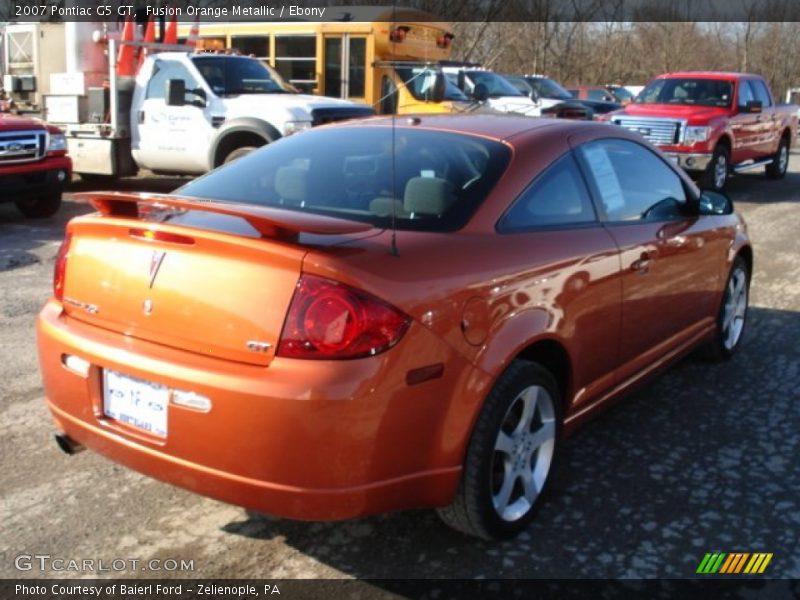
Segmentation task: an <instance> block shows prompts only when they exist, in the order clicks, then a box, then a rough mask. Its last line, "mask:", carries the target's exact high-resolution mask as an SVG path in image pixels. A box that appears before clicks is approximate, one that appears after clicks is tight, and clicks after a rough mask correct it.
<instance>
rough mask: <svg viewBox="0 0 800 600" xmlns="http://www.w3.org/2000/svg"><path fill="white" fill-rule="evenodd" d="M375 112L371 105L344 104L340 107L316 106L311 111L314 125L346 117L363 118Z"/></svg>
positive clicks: (341, 119)
mask: <svg viewBox="0 0 800 600" xmlns="http://www.w3.org/2000/svg"><path fill="white" fill-rule="evenodd" d="M374 114H375V111H374V110H372V109H371V108H370V107H369V106H343V107H338V108H315V109H313V110H312V111H311V122H312V125H313V126H314V127H316V126H317V125H325V124H326V123H333V122H335V121H344V120H346V119H363V118H365V117H371V116H373V115H374Z"/></svg>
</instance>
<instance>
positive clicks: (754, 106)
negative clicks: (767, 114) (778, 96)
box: [739, 100, 763, 113]
mask: <svg viewBox="0 0 800 600" xmlns="http://www.w3.org/2000/svg"><path fill="white" fill-rule="evenodd" d="M762 110H763V105H762V103H761V100H750V101H749V102H748V103H747V104H745V105H744V106H740V107H739V112H743V113H760V112H761V111H762Z"/></svg>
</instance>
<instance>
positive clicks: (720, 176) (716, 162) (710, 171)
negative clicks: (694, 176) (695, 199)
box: [700, 144, 731, 192]
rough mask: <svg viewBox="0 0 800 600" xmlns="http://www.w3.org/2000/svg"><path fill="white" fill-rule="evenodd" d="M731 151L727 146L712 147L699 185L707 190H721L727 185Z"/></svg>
mask: <svg viewBox="0 0 800 600" xmlns="http://www.w3.org/2000/svg"><path fill="white" fill-rule="evenodd" d="M730 165H731V153H730V150H728V147H727V146H724V145H721V144H720V145H718V146H717V147H716V148H714V154H713V155H712V156H711V162H710V163H709V164H708V167H707V168H706V171H705V173H703V176H702V177H701V178H700V187H702V188H704V189H707V190H714V191H715V192H721V191H722V190H724V189H725V186H727V185H728V178H729V176H730Z"/></svg>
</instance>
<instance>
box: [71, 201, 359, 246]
mask: <svg viewBox="0 0 800 600" xmlns="http://www.w3.org/2000/svg"><path fill="white" fill-rule="evenodd" d="M72 198H73V199H74V200H77V201H79V202H86V203H88V204H91V205H92V206H94V207H95V208H96V209H97V210H98V211H99V212H100V213H101V214H102V215H103V216H106V217H127V218H131V219H138V218H141V217H143V216H144V215H145V214H146V213H147V212H148V211H150V210H160V209H164V208H173V209H179V210H197V211H202V212H210V213H216V214H219V215H228V216H232V217H239V218H241V219H244V220H245V221H247V222H248V223H249V224H250V225H251V226H252V227H253V228H255V229H256V230H257V231H258V232H259V233H260V234H261V235H262V236H265V237H280V238H286V237H294V236H296V235H297V234H298V233H301V232H304V233H316V234H320V235H340V234H346V233H359V232H362V231H367V230H369V229H372V225H370V224H369V223H361V222H358V221H348V220H346V219H337V218H333V217H326V216H324V215H315V214H311V213H303V212H299V211H294V210H286V209H282V208H272V207H267V206H255V205H249V204H238V203H234V202H218V201H212V200H199V199H197V198H188V197H185V196H172V195H169V194H150V193H141V194H137V193H125V192H83V193H78V194H73V195H72Z"/></svg>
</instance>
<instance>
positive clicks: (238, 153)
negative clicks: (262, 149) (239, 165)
mask: <svg viewBox="0 0 800 600" xmlns="http://www.w3.org/2000/svg"><path fill="white" fill-rule="evenodd" d="M253 150H257V148H256V147H255V146H242V147H241V148H236V150H231V151H230V152H228V156H226V157H225V160H223V161H222V162H223V164H228V163H229V162H233V161H235V160H236V159H237V158H242V157H243V156H244V155H246V154H250V153H251V152H252V151H253Z"/></svg>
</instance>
